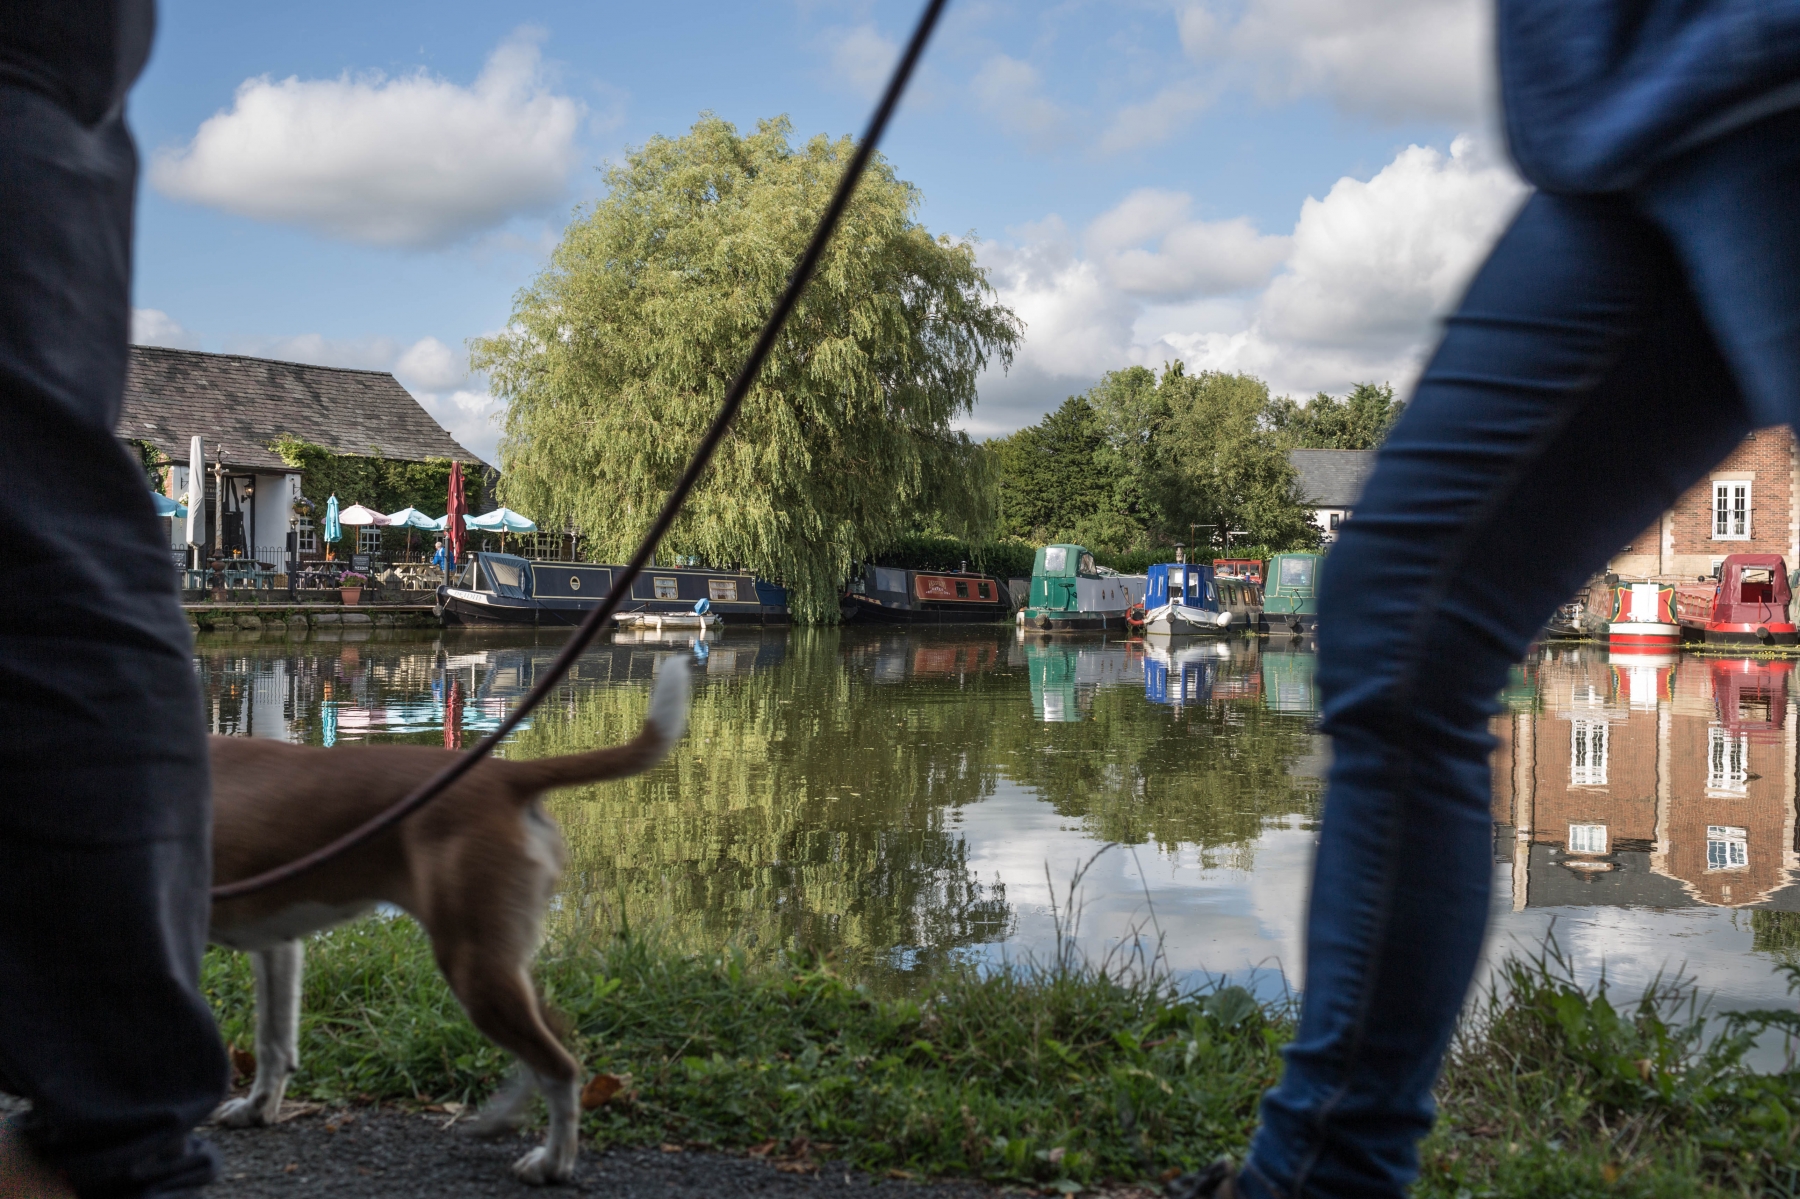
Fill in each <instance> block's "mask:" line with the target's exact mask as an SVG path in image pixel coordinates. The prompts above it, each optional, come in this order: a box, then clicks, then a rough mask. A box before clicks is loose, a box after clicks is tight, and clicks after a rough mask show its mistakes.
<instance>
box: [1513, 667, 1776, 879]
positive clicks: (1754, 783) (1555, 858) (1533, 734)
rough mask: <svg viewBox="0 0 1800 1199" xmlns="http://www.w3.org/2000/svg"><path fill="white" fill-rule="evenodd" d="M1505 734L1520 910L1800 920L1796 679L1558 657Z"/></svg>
mask: <svg viewBox="0 0 1800 1199" xmlns="http://www.w3.org/2000/svg"><path fill="white" fill-rule="evenodd" d="M1527 669H1528V672H1535V678H1534V679H1533V682H1534V684H1535V685H1534V686H1531V687H1529V688H1519V687H1515V688H1510V689H1509V700H1510V701H1511V707H1512V710H1511V711H1510V712H1508V713H1506V714H1504V715H1502V716H1500V717H1497V718H1496V720H1495V732H1496V733H1497V734H1498V736H1499V739H1500V746H1499V748H1498V749H1497V750H1496V752H1495V755H1494V801H1493V815H1494V820H1495V823H1496V826H1497V832H1498V833H1499V834H1501V839H1499V840H1497V842H1496V846H1495V848H1496V853H1497V855H1498V856H1499V857H1500V858H1501V859H1502V860H1509V861H1511V862H1512V865H1513V906H1514V907H1515V908H1522V907H1526V906H1531V907H1542V906H1554V905H1559V904H1642V905H1648V906H1654V907H1684V906H1690V905H1693V904H1708V905H1721V906H1729V907H1743V906H1750V905H1756V906H1767V907H1778V908H1782V909H1791V910H1800V888H1796V887H1792V886H1790V884H1791V883H1792V882H1793V880H1794V875H1793V874H1792V873H1791V872H1792V871H1793V869H1794V868H1795V866H1796V856H1795V852H1794V851H1795V835H1796V830H1795V821H1794V810H1795V805H1794V799H1795V769H1796V762H1795V746H1796V724H1797V722H1796V719H1795V713H1794V711H1793V709H1792V707H1791V706H1790V705H1791V704H1792V703H1793V702H1794V701H1793V699H1792V698H1791V697H1790V693H1789V674H1790V672H1791V670H1792V663H1788V662H1771V661H1756V660H1749V659H1729V660H1727V659H1712V660H1707V659H1699V658H1682V659H1680V661H1679V662H1678V663H1674V662H1668V661H1665V662H1664V663H1663V664H1661V665H1625V664H1622V663H1618V664H1615V663H1609V662H1608V661H1607V660H1606V655H1605V653H1604V651H1595V650H1593V649H1586V648H1584V649H1577V650H1558V651H1552V653H1551V655H1550V656H1547V657H1545V658H1544V659H1543V660H1541V661H1539V662H1536V663H1533V664H1531V665H1530V666H1529V667H1528V668H1527Z"/></svg>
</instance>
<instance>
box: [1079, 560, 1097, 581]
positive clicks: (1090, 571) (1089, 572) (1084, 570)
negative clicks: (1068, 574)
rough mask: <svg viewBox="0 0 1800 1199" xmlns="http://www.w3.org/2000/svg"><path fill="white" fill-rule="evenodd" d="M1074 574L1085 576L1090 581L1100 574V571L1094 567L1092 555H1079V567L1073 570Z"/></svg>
mask: <svg viewBox="0 0 1800 1199" xmlns="http://www.w3.org/2000/svg"><path fill="white" fill-rule="evenodd" d="M1075 573H1076V574H1083V575H1086V576H1087V577H1088V578H1090V579H1091V578H1095V577H1097V576H1098V575H1099V573H1100V570H1099V568H1098V567H1096V566H1095V565H1094V555H1092V554H1083V555H1081V565H1079V566H1077V567H1076V568H1075Z"/></svg>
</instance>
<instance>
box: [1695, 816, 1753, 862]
mask: <svg viewBox="0 0 1800 1199" xmlns="http://www.w3.org/2000/svg"><path fill="white" fill-rule="evenodd" d="M1749 865H1750V837H1749V834H1748V833H1747V832H1745V831H1744V830H1743V829H1741V828H1734V827H1732V826H1731V825H1728V824H1709V825H1707V826H1706V868H1707V869H1708V870H1743V869H1744V868H1746V867H1747V866H1749Z"/></svg>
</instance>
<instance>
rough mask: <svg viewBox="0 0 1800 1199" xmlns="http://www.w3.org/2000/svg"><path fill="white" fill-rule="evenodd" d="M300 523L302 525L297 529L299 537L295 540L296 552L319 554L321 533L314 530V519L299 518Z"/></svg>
mask: <svg viewBox="0 0 1800 1199" xmlns="http://www.w3.org/2000/svg"><path fill="white" fill-rule="evenodd" d="M299 521H300V523H299V526H298V528H297V532H298V533H299V536H298V537H297V538H295V540H294V552H295V553H299V554H316V553H318V552H319V531H318V530H317V529H315V528H313V519H312V517H310V516H302V517H300V518H299Z"/></svg>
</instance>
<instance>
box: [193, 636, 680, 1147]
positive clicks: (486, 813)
mask: <svg viewBox="0 0 1800 1199" xmlns="http://www.w3.org/2000/svg"><path fill="white" fill-rule="evenodd" d="M687 699H688V674H687V663H686V661H685V660H683V659H680V658H670V659H666V660H665V661H664V662H663V664H662V667H661V669H660V670H659V671H658V673H657V678H656V687H655V690H654V691H653V693H652V695H651V699H650V714H649V716H648V718H647V719H646V720H645V721H644V726H643V729H642V730H641V731H640V732H639V733H638V735H637V736H636V737H634V738H633V739H632V740H630V741H628V742H626V743H625V744H624V745H619V746H614V747H613V748H610V749H599V750H594V751H592V752H590V753H582V754H570V755H568V756H566V757H558V758H545V759H541V760H538V761H534V762H521V761H505V760H500V759H494V758H489V759H487V760H485V761H483V762H482V763H481V764H479V765H478V766H476V767H475V768H474V769H473V770H471V771H470V772H469V773H468V774H467V775H465V776H463V778H462V779H461V780H459V781H458V782H457V783H456V785H455V786H453V787H452V788H451V789H450V790H449V791H448V792H446V793H445V794H444V795H442V796H441V797H439V798H438V799H437V800H436V801H434V802H433V803H431V804H429V805H427V806H426V807H425V808H424V809H423V810H421V811H419V812H417V813H415V814H414V815H412V816H410V817H408V818H407V819H405V820H403V821H402V822H401V823H400V824H399V825H398V826H396V827H395V828H393V829H390V830H389V831H387V832H385V833H383V834H381V835H380V836H378V837H376V838H375V839H374V840H373V841H371V842H369V843H368V844H366V845H364V846H361V847H359V848H357V849H354V850H352V851H351V852H349V853H347V854H345V855H344V856H342V857H340V858H337V859H336V860H334V861H331V862H328V863H326V864H325V865H323V866H321V867H319V868H318V869H316V870H313V871H312V872H310V873H308V874H304V875H301V876H300V877H299V878H296V879H293V880H291V881H289V882H286V883H282V884H280V885H278V886H275V887H271V888H269V889H268V890H266V891H261V892H258V893H255V894H252V895H247V896H245V897H244V898H242V899H233V900H228V901H226V902H223V903H218V904H215V905H214V906H213V910H212V939H213V940H214V941H215V942H217V943H218V944H220V945H224V946H228V947H230V948H232V949H238V950H243V951H244V952H246V953H251V954H254V955H255V976H256V1081H255V1082H254V1083H253V1084H252V1086H251V1089H250V1094H249V1095H248V1096H247V1097H245V1098H243V1099H234V1100H232V1101H231V1102H229V1103H227V1104H225V1105H224V1106H223V1107H221V1108H220V1109H219V1113H218V1119H219V1121H220V1122H221V1123H224V1124H227V1125H231V1126H235V1127H246V1126H249V1125H255V1124H267V1123H270V1122H272V1121H273V1120H274V1119H275V1117H276V1113H277V1112H278V1111H279V1109H280V1107H281V1096H282V1092H283V1091H284V1090H285V1089H286V1088H287V1082H288V1078H289V1076H290V1075H292V1074H293V1072H294V1070H295V1068H296V1066H297V1065H298V1064H299V1055H298V1041H299V1028H300V956H301V948H300V947H301V938H303V937H305V936H307V935H309V934H311V933H316V932H319V931H321V930H322V929H327V928H330V927H332V926H333V925H337V924H342V923H344V922H346V921H348V920H353V919H355V918H356V917H358V916H361V915H363V914H364V913H366V912H368V911H370V910H371V909H373V908H374V907H376V906H377V905H378V904H384V903H386V904H392V905H394V906H395V907H397V908H400V909H402V910H403V911H406V912H408V913H410V914H411V915H412V916H413V918H414V919H416V920H418V922H419V923H420V924H421V925H422V926H423V927H424V929H425V931H426V933H427V934H428V935H429V936H430V937H431V947H432V952H433V953H434V955H435V956H436V958H437V963H438V968H439V969H440V970H442V971H443V973H444V978H445V979H446V980H447V981H448V982H449V984H450V989H451V990H452V991H454V992H455V993H456V997H457V999H458V1000H459V1001H460V1002H461V1003H462V1006H463V1010H464V1011H466V1012H467V1013H468V1014H469V1019H470V1020H471V1021H473V1022H474V1024H475V1027H476V1028H478V1029H480V1030H481V1031H482V1032H483V1033H485V1034H487V1036H488V1037H489V1038H490V1039H492V1040H493V1041H494V1043H495V1044H497V1045H499V1046H500V1047H501V1048H503V1049H507V1050H510V1051H511V1052H512V1053H514V1054H516V1055H518V1058H519V1060H520V1063H521V1065H520V1068H519V1070H518V1073H517V1074H516V1075H515V1077H514V1079H513V1081H512V1083H511V1084H509V1085H508V1086H507V1087H506V1088H504V1089H503V1090H502V1092H501V1093H500V1094H499V1095H497V1096H496V1097H495V1098H494V1100H493V1101H492V1102H490V1104H489V1105H488V1107H487V1108H486V1109H485V1110H484V1111H483V1112H482V1113H481V1115H480V1116H478V1117H477V1119H476V1121H475V1124H474V1125H473V1131H475V1132H477V1133H478V1134H479V1133H482V1132H487V1133H498V1132H500V1131H503V1130H504V1129H506V1128H509V1127H511V1126H513V1125H514V1124H516V1123H517V1121H518V1118H519V1115H520V1113H521V1111H522V1110H523V1108H524V1106H525V1104H526V1102H527V1101H529V1100H530V1098H531V1093H532V1091H533V1090H541V1091H542V1092H543V1094H544V1100H545V1102H546V1103H547V1104H548V1106H549V1109H550V1128H549V1133H548V1135H547V1136H546V1137H545V1140H544V1144H543V1146H542V1147H541V1148H537V1149H534V1150H532V1151H531V1152H530V1153H527V1154H526V1155H525V1156H524V1157H521V1158H520V1159H519V1160H518V1161H517V1162H515V1163H514V1164H513V1172H514V1173H515V1174H517V1175H518V1176H519V1178H520V1179H522V1180H523V1181H525V1182H530V1183H546V1182H561V1181H564V1180H566V1179H567V1178H568V1177H569V1175H570V1174H571V1172H573V1170H574V1168H575V1155H576V1142H577V1138H578V1129H577V1124H578V1121H579V1117H580V1110H579V1107H578V1102H579V1091H580V1087H581V1067H580V1065H579V1064H578V1063H577V1062H576V1061H575V1059H574V1058H573V1057H571V1056H570V1055H569V1053H568V1051H567V1050H565V1049H564V1048H563V1047H562V1045H561V1043H559V1041H558V1040H557V1038H556V1036H555V1035H554V1034H553V1033H552V1032H551V1031H550V1029H549V1027H548V1026H546V1024H545V1022H544V1013H543V1011H542V1009H541V1008H540V1007H539V1005H538V998H537V993H536V991H535V989H534V988H533V987H532V984H531V973H530V971H531V959H532V956H533V954H535V953H536V952H537V947H538V938H539V936H540V934H541V931H542V926H543V915H544V908H545V906H546V905H547V904H548V903H549V900H550V897H551V895H552V894H553V893H554V892H555V890H556V884H557V880H558V878H559V877H560V876H561V874H562V868H563V862H564V855H563V845H562V837H561V836H560V835H559V834H558V832H557V829H556V825H555V824H554V823H552V822H551V820H550V818H549V816H547V815H545V813H544V809H543V806H542V805H541V804H540V803H539V800H540V798H541V797H542V796H543V794H544V792H546V791H549V790H551V789H553V788H556V787H569V786H574V785H576V784H579V783H591V782H597V781H599V780H601V779H610V778H619V777H621V776H623V775H629V774H636V773H637V772H639V771H641V770H645V769H648V768H649V767H651V766H653V765H655V764H656V763H657V762H658V761H660V760H661V759H662V757H663V755H665V754H666V753H668V751H669V747H670V746H671V745H673V744H674V743H675V741H676V740H678V739H679V738H680V737H681V735H682V732H683V731H684V730H685V728H686V725H687ZM449 756H450V751H447V750H441V749H434V748H431V747H429V746H417V745H379V746H362V747H357V748H354V749H316V748H310V747H306V746H299V745H289V744H286V743H284V742H279V741H268V740H260V739H253V738H245V737H214V738H212V768H213V879H214V881H215V882H216V883H229V882H233V881H235V880H237V879H241V878H249V877H250V876H252V875H255V874H259V873H261V872H263V871H265V870H268V869H271V868H273V867H276V866H280V865H282V864H283V863H286V862H290V861H292V860H294V859H295V858H298V857H300V856H301V855H302V854H304V853H307V852H309V851H311V850H313V849H315V848H317V847H318V846H321V845H324V844H326V843H327V842H329V841H331V840H332V839H333V838H335V837H338V836H340V835H341V834H343V833H345V832H347V831H349V830H350V829H352V828H355V827H356V826H357V825H359V824H361V823H362V822H363V821H365V820H367V819H369V818H370V817H371V816H374V815H375V814H376V813H377V812H380V811H382V810H383V809H385V808H387V807H388V806H389V805H391V804H393V803H394V802H395V801H397V800H399V799H400V798H401V797H402V796H404V795H406V794H407V793H408V792H409V791H411V790H412V789H413V788H414V787H416V786H418V785H419V784H420V783H422V782H424V781H425V780H426V779H428V778H430V777H431V776H432V775H433V774H435V773H436V772H437V771H438V770H440V769H442V767H443V766H444V763H445V761H446V760H447V758H448V757H449Z"/></svg>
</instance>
